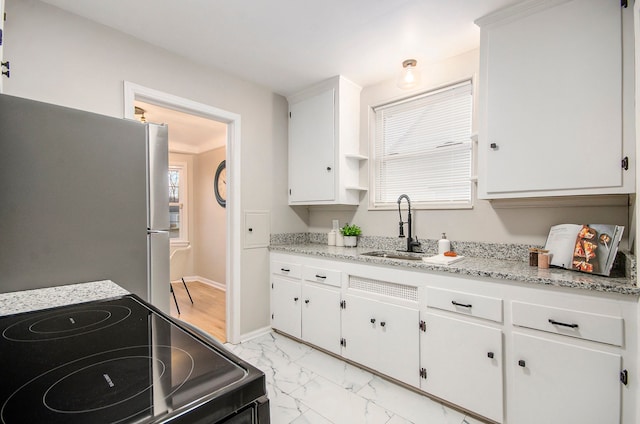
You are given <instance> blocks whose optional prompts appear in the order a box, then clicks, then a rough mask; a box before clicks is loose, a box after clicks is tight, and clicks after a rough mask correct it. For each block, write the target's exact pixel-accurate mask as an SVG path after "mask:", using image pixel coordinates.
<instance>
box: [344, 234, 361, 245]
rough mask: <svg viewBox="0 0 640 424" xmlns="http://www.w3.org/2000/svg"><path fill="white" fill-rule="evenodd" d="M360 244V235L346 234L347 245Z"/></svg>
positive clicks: (345, 242) (345, 243) (345, 241)
mask: <svg viewBox="0 0 640 424" xmlns="http://www.w3.org/2000/svg"><path fill="white" fill-rule="evenodd" d="M357 244H358V236H344V246H345V247H356V246H357Z"/></svg>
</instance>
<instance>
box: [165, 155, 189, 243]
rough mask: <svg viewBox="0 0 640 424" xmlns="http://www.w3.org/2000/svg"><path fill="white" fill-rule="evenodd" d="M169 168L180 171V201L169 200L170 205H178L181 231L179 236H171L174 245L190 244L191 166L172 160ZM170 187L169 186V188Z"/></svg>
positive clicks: (170, 240)
mask: <svg viewBox="0 0 640 424" xmlns="http://www.w3.org/2000/svg"><path fill="white" fill-rule="evenodd" d="M169 170H178V172H179V173H180V183H179V186H178V187H179V188H178V190H179V193H180V202H177V203H174V202H169V206H178V207H179V214H180V221H179V222H180V231H179V235H178V237H177V238H171V237H170V238H169V244H170V245H171V246H172V247H186V246H189V244H190V243H189V168H188V164H187V162H181V161H170V162H169ZM168 189H169V187H167V190H168Z"/></svg>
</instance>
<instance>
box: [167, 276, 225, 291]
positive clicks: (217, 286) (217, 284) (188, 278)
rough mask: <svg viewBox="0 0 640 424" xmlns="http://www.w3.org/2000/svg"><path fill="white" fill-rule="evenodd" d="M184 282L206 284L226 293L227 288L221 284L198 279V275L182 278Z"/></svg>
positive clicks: (178, 281) (201, 278) (177, 281)
mask: <svg viewBox="0 0 640 424" xmlns="http://www.w3.org/2000/svg"><path fill="white" fill-rule="evenodd" d="M184 281H186V282H190V281H199V282H201V283H204V284H207V285H209V286H211V287H214V288H216V289H218V290H222V291H227V286H225V285H224V284H222V283H218V282H217V281H213V280H209V279H208V278H204V277H200V276H199V275H195V276H188V277H184ZM180 282H181V281H180V280H176V281H172V283H180Z"/></svg>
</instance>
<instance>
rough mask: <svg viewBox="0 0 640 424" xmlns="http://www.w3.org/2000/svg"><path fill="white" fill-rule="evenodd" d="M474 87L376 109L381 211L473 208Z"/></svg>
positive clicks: (377, 182) (377, 192) (446, 90)
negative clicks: (388, 207)
mask: <svg viewBox="0 0 640 424" xmlns="http://www.w3.org/2000/svg"><path fill="white" fill-rule="evenodd" d="M472 108H473V101H472V84H471V81H470V80H469V81H464V82H462V83H459V84H455V85H452V86H448V87H444V88H442V89H439V90H436V91H432V92H429V93H424V94H421V95H418V96H415V97H412V98H409V99H404V100H401V101H398V102H394V103H390V104H386V105H382V106H379V107H376V108H374V114H375V157H374V167H375V168H374V179H375V181H374V186H375V201H374V207H375V206H384V205H385V204H396V202H397V199H398V196H400V195H401V194H403V193H406V194H407V195H409V197H410V198H411V202H412V203H421V204H423V205H425V206H426V207H428V206H429V205H436V204H437V205H441V204H449V205H452V204H456V205H470V204H471V187H472V182H471V154H472V145H471V138H470V137H471V119H472V112H473V111H472Z"/></svg>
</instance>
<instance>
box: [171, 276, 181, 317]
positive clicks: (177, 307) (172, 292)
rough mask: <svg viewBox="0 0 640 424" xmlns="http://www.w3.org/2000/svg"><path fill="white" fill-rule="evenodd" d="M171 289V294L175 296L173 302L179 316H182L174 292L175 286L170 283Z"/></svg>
mask: <svg viewBox="0 0 640 424" xmlns="http://www.w3.org/2000/svg"><path fill="white" fill-rule="evenodd" d="M169 287H170V288H171V294H172V295H173V301H174V302H175V303H176V309H177V310H178V315H180V307H179V306H178V299H176V294H175V293H174V291H173V286H172V285H171V283H169Z"/></svg>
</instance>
